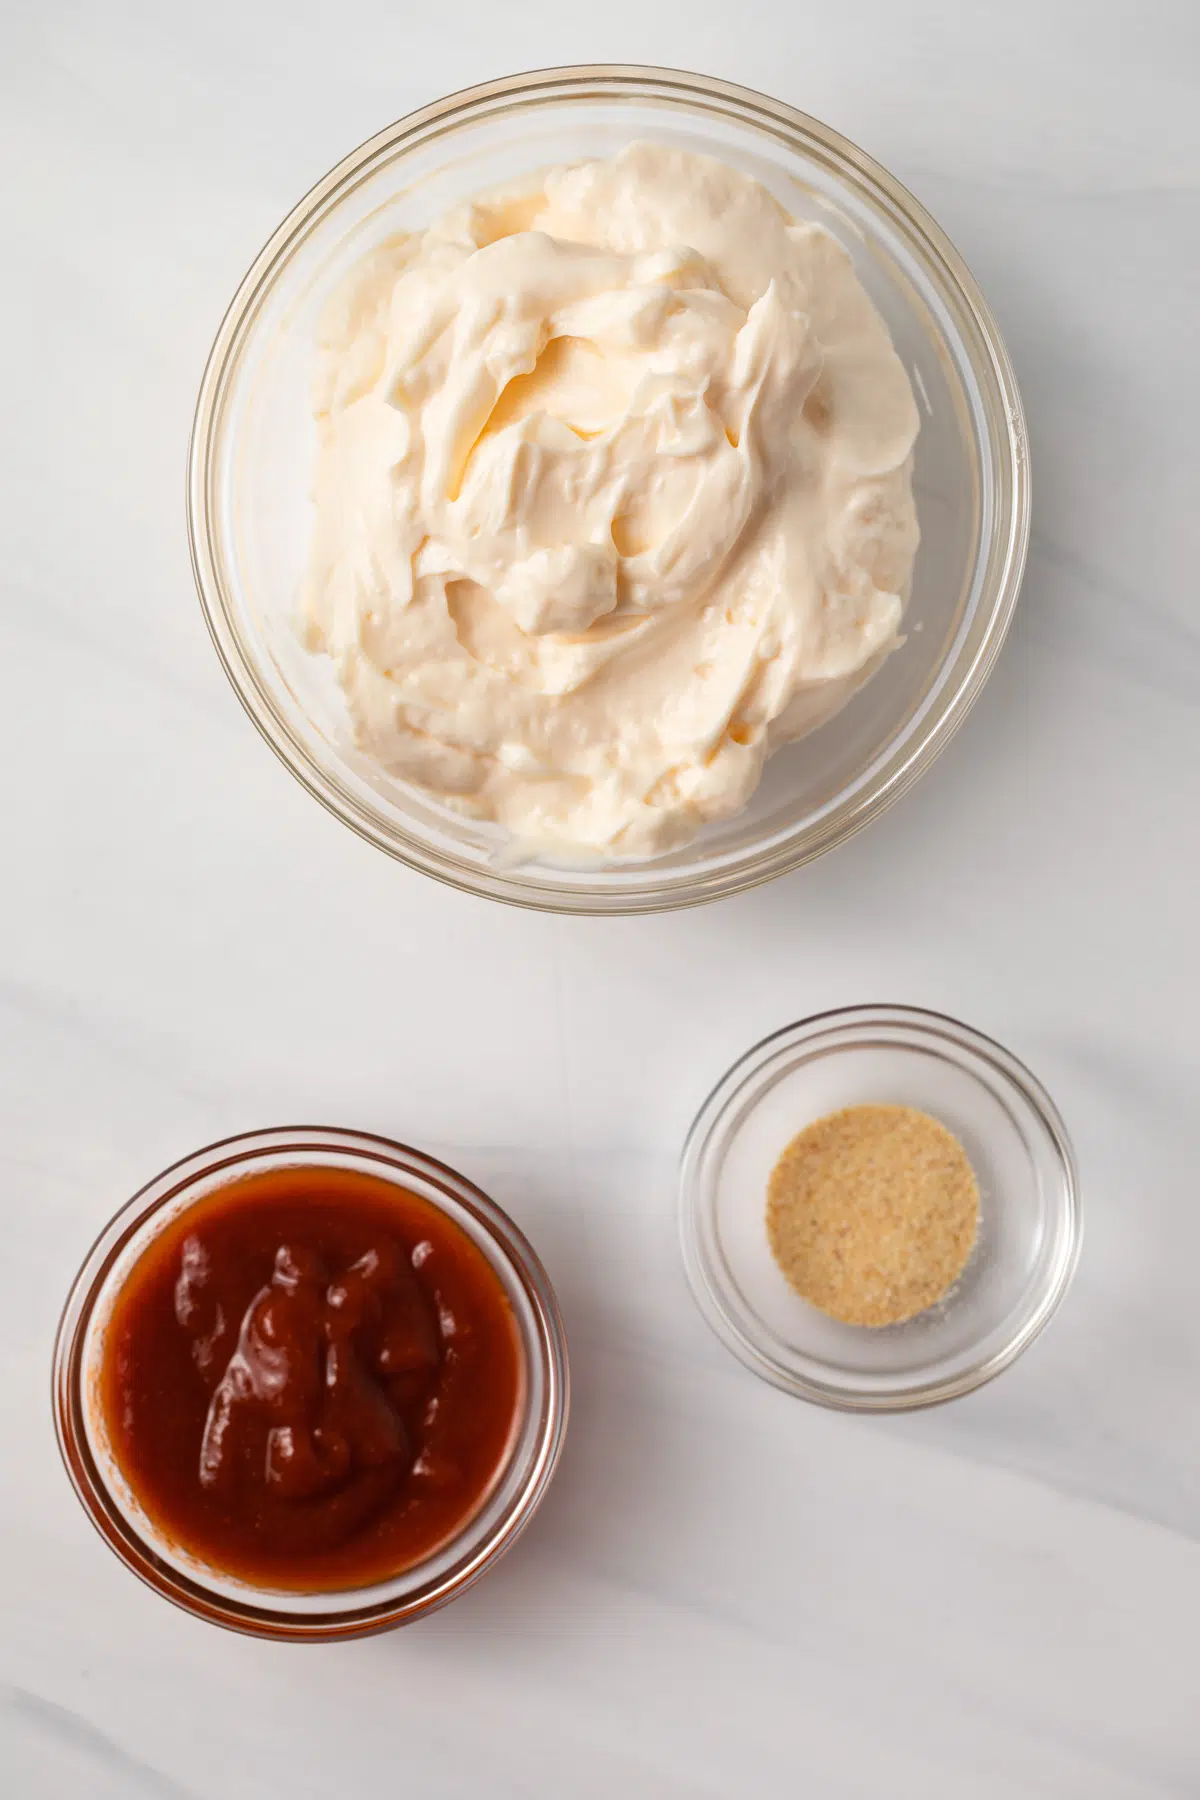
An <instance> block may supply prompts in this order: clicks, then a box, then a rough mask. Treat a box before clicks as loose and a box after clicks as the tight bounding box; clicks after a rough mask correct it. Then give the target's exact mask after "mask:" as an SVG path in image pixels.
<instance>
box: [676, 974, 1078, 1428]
mask: <svg viewBox="0 0 1200 1800" xmlns="http://www.w3.org/2000/svg"><path fill="white" fill-rule="evenodd" d="M869 1103H874V1104H885V1105H886V1104H891V1105H898V1106H912V1107H917V1108H918V1109H919V1110H921V1111H922V1112H927V1113H930V1114H932V1115H933V1117H935V1118H937V1119H940V1120H941V1121H942V1123H943V1124H944V1125H946V1126H947V1127H948V1128H949V1130H951V1131H952V1132H953V1133H954V1134H955V1136H956V1137H957V1138H958V1139H959V1140H960V1142H961V1143H962V1145H963V1148H964V1149H965V1150H966V1153H967V1155H968V1157H969V1158H970V1160H971V1163H972V1166H973V1167H974V1170H975V1173H976V1176H977V1177H978V1180H979V1193H980V1219H979V1236H978V1238H977V1239H976V1242H975V1247H974V1249H973V1250H972V1252H971V1256H970V1259H969V1261H968V1263H967V1266H966V1268H965V1269H964V1270H963V1273H962V1275H961V1276H960V1277H959V1279H958V1281H957V1282H955V1284H954V1286H953V1287H952V1288H951V1289H950V1291H949V1293H948V1294H946V1295H945V1296H944V1297H943V1299H941V1300H940V1301H938V1302H937V1303H936V1305H934V1306H932V1307H930V1308H929V1309H928V1311H926V1312H923V1313H920V1314H918V1316H917V1317H916V1318H914V1319H909V1320H907V1321H906V1322H905V1323H904V1324H902V1325H890V1326H886V1327H883V1328H871V1329H867V1328H864V1327H862V1326H855V1325H844V1324H841V1323H840V1322H839V1321H838V1320H836V1319H831V1318H828V1317H827V1316H826V1315H825V1314H824V1313H822V1312H820V1311H818V1310H817V1308H816V1307H814V1306H810V1305H809V1304H808V1302H807V1301H805V1300H802V1299H801V1298H800V1296H799V1295H798V1294H797V1293H795V1292H794V1291H793V1289H792V1288H791V1287H790V1286H789V1285H788V1283H787V1281H786V1280H785V1279H784V1277H783V1275H782V1273H781V1272H780V1270H779V1268H778V1267H777V1266H776V1263H775V1261H774V1258H773V1257H772V1254H771V1249H770V1246H769V1244H768V1241H767V1231H766V1197H767V1182H768V1179H769V1177H770V1174H771V1170H772V1169H773V1167H774V1165H775V1162H776V1160H777V1158H778V1157H779V1155H780V1153H781V1152H782V1151H783V1150H784V1149H785V1148H786V1146H787V1145H788V1144H789V1143H790V1142H791V1140H792V1139H793V1138H794V1137H795V1136H796V1134H797V1133H798V1132H800V1131H802V1130H803V1129H804V1127H805V1126H806V1125H809V1124H811V1123H812V1122H813V1120H814V1119H819V1118H821V1117H823V1116H824V1115H825V1114H826V1113H831V1112H836V1111H838V1110H839V1109H840V1108H842V1107H845V1106H858V1105H865V1104H869ZM680 1229H681V1235H682V1241H683V1260H684V1265H685V1267H686V1270H687V1276H688V1281H689V1282H690V1284H691V1288H692V1293H693V1295H694V1296H695V1299H696V1303H697V1305H698V1306H699V1308H700V1310H701V1312H702V1313H703V1314H704V1316H705V1318H706V1319H707V1320H708V1323H709V1324H710V1325H711V1326H712V1328H713V1330H714V1331H715V1332H716V1334H717V1336H718V1337H719V1338H720V1339H721V1341H722V1342H723V1343H724V1344H725V1345H726V1346H727V1347H728V1348H729V1349H730V1350H732V1351H733V1353H734V1355H735V1356H737V1357H740V1359H741V1360H742V1362H744V1363H745V1364H746V1366H747V1368H750V1369H753V1370H754V1372H755V1374H756V1375H761V1376H762V1377H763V1378H764V1380H766V1381H771V1382H774V1383H775V1385H776V1386H777V1387H781V1388H786V1390H787V1391H788V1393H790V1394H798V1395H800V1396H801V1398H803V1399H805V1400H815V1401H818V1402H819V1403H820V1404H821V1405H822V1406H834V1407H841V1408H843V1409H844V1410H846V1411H848V1412H898V1411H901V1410H903V1409H906V1408H911V1407H917V1406H932V1405H935V1404H936V1403H937V1402H939V1401H942V1400H952V1399H954V1398H955V1397H956V1396H957V1395H959V1394H966V1393H969V1392H970V1391H971V1389H972V1388H977V1387H980V1386H981V1385H982V1384H983V1383H984V1382H985V1381H990V1380H991V1378H992V1377H993V1376H994V1375H998V1374H999V1373H1000V1371H1001V1369H1006V1368H1007V1367H1008V1365H1009V1364H1010V1363H1011V1362H1012V1361H1013V1360H1014V1359H1015V1358H1016V1357H1018V1356H1019V1355H1020V1354H1021V1352H1022V1350H1024V1349H1025V1348H1026V1346H1027V1345H1028V1344H1030V1343H1032V1342H1033V1340H1034V1338H1035V1337H1036V1336H1037V1334H1038V1332H1039V1331H1041V1329H1042V1327H1043V1326H1044V1325H1045V1324H1046V1322H1047V1320H1048V1319H1049V1318H1050V1316H1051V1314H1052V1313H1053V1312H1054V1310H1055V1308H1056V1307H1057V1306H1058V1304H1059V1302H1060V1301H1061V1299H1062V1297H1063V1295H1064V1294H1065V1293H1066V1291H1067V1288H1068V1286H1069V1284H1070V1281H1071V1277H1072V1275H1073V1274H1074V1272H1075V1265H1076V1263H1077V1261H1078V1259H1079V1246H1080V1237H1081V1230H1082V1223H1081V1217H1080V1206H1079V1193H1078V1181H1077V1177H1076V1172H1075V1162H1074V1157H1073V1154H1072V1151H1071V1146H1070V1142H1069V1140H1068V1138H1067V1134H1066V1131H1065V1129H1064V1127H1063V1122H1062V1120H1061V1119H1060V1118H1059V1115H1058V1113H1057V1111H1056V1109H1055V1107H1054V1104H1053V1102H1052V1101H1051V1099H1050V1097H1049V1095H1048V1094H1047V1093H1046V1091H1045V1089H1044V1088H1042V1087H1041V1086H1040V1085H1039V1083H1038V1082H1037V1081H1036V1080H1035V1079H1034V1077H1033V1076H1032V1075H1031V1074H1030V1073H1029V1070H1028V1069H1027V1068H1025V1067H1024V1065H1023V1064H1022V1063H1020V1062H1018V1061H1017V1059H1016V1057H1015V1056H1012V1055H1010V1054H1009V1052H1008V1051H1007V1050H1004V1049H1002V1048H1001V1046H1000V1045H999V1044H996V1043H993V1042H992V1040H991V1039H990V1038H986V1037H983V1036H982V1035H981V1034H980V1033H979V1032H977V1031H972V1030H971V1029H970V1028H969V1027H968V1026H966V1025H960V1024H958V1023H957V1022H956V1021H955V1020H954V1019H947V1018H943V1017H942V1016H941V1015H940V1014H938V1013H932V1012H923V1011H921V1010H919V1009H917V1008H914V1007H907V1006H861V1007H850V1008H847V1009H846V1010H844V1011H841V1012H830V1013H822V1014H819V1015H818V1016H817V1017H816V1018H812V1019H804V1020H802V1021H801V1023H800V1024H798V1025H789V1026H788V1027H787V1028H786V1029H785V1030H783V1031H780V1032H776V1034H775V1035H774V1036H773V1037H769V1038H766V1039H765V1040H764V1041H763V1042H762V1043H761V1044H757V1045H756V1046H755V1047H754V1049H753V1050H750V1051H748V1052H747V1053H746V1055H745V1056H743V1057H742V1058H741V1060H740V1061H739V1062H736V1063H735V1064H734V1065H733V1067H732V1068H731V1069H730V1070H729V1072H728V1074H727V1075H725V1076H724V1077H723V1079H722V1080H721V1081H720V1082H719V1083H718V1085H717V1087H716V1088H715V1089H714V1090H713V1092H712V1093H711V1094H710V1095H709V1097H708V1099H707V1100H706V1101H705V1102H704V1105H703V1106H702V1107H701V1109H700V1112H699V1114H698V1115H697V1118H696V1121H695V1123H694V1125H693V1126H692V1129H691V1131H690V1132H689V1134H688V1139H687V1143H686V1144H685V1146H684V1151H683V1160H682V1165H681V1170H680Z"/></svg>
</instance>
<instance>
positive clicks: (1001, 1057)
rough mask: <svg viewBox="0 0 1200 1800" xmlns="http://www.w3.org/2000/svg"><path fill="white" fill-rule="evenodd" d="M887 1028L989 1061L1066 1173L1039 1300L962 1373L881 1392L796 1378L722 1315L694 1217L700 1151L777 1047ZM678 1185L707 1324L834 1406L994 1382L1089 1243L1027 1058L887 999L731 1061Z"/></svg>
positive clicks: (691, 1273)
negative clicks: (1055, 1242)
mask: <svg viewBox="0 0 1200 1800" xmlns="http://www.w3.org/2000/svg"><path fill="white" fill-rule="evenodd" d="M889 1026H890V1027H893V1028H898V1029H901V1030H904V1031H907V1032H908V1033H910V1034H911V1035H912V1037H913V1038H915V1039H916V1040H918V1042H919V1041H921V1040H924V1041H926V1042H928V1041H930V1040H933V1039H936V1040H937V1041H938V1043H939V1045H940V1047H941V1054H943V1055H945V1053H946V1052H945V1047H946V1045H947V1044H950V1045H951V1046H953V1047H954V1048H956V1049H957V1050H959V1051H962V1050H964V1049H965V1050H969V1051H970V1052H972V1053H973V1054H974V1055H975V1056H977V1057H981V1058H982V1059H983V1060H984V1061H985V1062H986V1063H988V1064H989V1066H990V1067H991V1068H992V1069H993V1070H994V1071H996V1072H997V1073H998V1074H999V1075H1000V1076H1001V1077H1003V1079H1004V1080H1005V1082H1006V1083H1007V1084H1008V1086H1009V1087H1010V1088H1011V1089H1015V1090H1016V1092H1017V1093H1019V1095H1020V1097H1021V1098H1022V1099H1023V1100H1024V1101H1025V1102H1026V1104H1027V1105H1028V1106H1029V1107H1030V1108H1031V1110H1032V1112H1033V1113H1034V1115H1035V1116H1036V1118H1037V1120H1038V1122H1039V1124H1040V1125H1041V1126H1042V1127H1043V1128H1044V1130H1045V1132H1046V1135H1047V1139H1048V1142H1049V1144H1050V1146H1051V1149H1052V1151H1053V1154H1054V1159H1055V1163H1056V1167H1057V1171H1058V1175H1059V1177H1060V1179H1059V1181H1058V1182H1057V1183H1056V1191H1057V1204H1056V1207H1055V1211H1056V1214H1057V1215H1058V1216H1059V1221H1060V1228H1061V1229H1062V1230H1063V1232H1064V1234H1065V1240H1064V1243H1063V1245H1062V1247H1061V1250H1060V1253H1059V1254H1058V1256H1057V1258H1056V1259H1055V1261H1054V1263H1053V1264H1052V1265H1051V1267H1050V1269H1049V1271H1048V1273H1047V1275H1046V1276H1045V1277H1044V1278H1043V1281H1042V1284H1041V1285H1042V1288H1043V1291H1042V1292H1041V1293H1040V1294H1039V1296H1038V1301H1037V1305H1036V1307H1035V1308H1034V1309H1033V1311H1032V1312H1031V1313H1030V1315H1029V1317H1028V1318H1026V1319H1025V1320H1024V1322H1023V1323H1022V1324H1021V1325H1020V1327H1019V1328H1018V1329H1017V1330H1016V1331H1015V1332H1014V1333H1013V1335H1012V1336H1011V1338H1009V1339H1008V1340H1007V1341H1006V1342H1005V1343H1003V1344H1002V1345H1001V1346H1000V1347H999V1348H998V1349H997V1350H995V1351H993V1352H992V1353H991V1354H990V1355H988V1356H985V1357H981V1358H979V1359H978V1360H977V1361H973V1362H972V1363H970V1364H969V1365H968V1366H967V1367H965V1368H964V1369H962V1370H960V1371H959V1372H958V1373H957V1374H954V1375H950V1376H946V1377H942V1378H940V1379H935V1380H926V1379H922V1378H920V1377H919V1376H917V1377H914V1378H913V1379H911V1380H910V1381H909V1382H908V1383H907V1384H906V1385H905V1386H904V1387H902V1388H897V1389H893V1390H891V1391H889V1392H887V1393H879V1392H877V1391H874V1390H868V1389H866V1388H862V1389H855V1388H854V1386H853V1385H852V1384H850V1383H847V1384H844V1385H842V1384H839V1385H838V1386H836V1387H834V1386H831V1385H827V1384H825V1383H823V1382H820V1381H816V1380H813V1379H810V1378H809V1377H807V1376H804V1375H798V1374H796V1373H795V1372H794V1371H793V1370H791V1369H789V1368H786V1367H785V1366H784V1365H783V1364H781V1363H780V1362H779V1361H778V1360H776V1359H775V1358H773V1357H771V1356H770V1355H768V1354H767V1352H766V1351H765V1350H763V1349H761V1348H760V1347H759V1345H758V1344H757V1343H756V1342H754V1341H753V1339H751V1338H750V1337H749V1336H747V1335H746V1333H745V1332H744V1331H743V1330H742V1329H741V1327H740V1326H739V1325H738V1324H737V1322H736V1321H735V1320H734V1319H733V1318H732V1317H731V1315H730V1314H729V1313H728V1312H727V1311H726V1308H725V1305H724V1301H723V1298H722V1295H721V1292H720V1284H719V1283H718V1284H714V1280H713V1276H712V1273H711V1271H710V1269H709V1263H708V1258H707V1256H706V1255H705V1254H704V1252H703V1250H702V1247H701V1242H700V1229H699V1223H698V1220H699V1215H700V1210H701V1205H702V1196H703V1193H704V1187H703V1185H702V1184H701V1182H700V1181H699V1179H698V1170H697V1163H698V1158H699V1156H700V1154H701V1151H702V1149H703V1148H704V1147H705V1146H706V1145H707V1144H708V1143H709V1142H711V1141H712V1139H713V1138H714V1136H715V1135H716V1134H717V1133H718V1132H719V1131H720V1129H721V1126H722V1123H723V1121H724V1120H725V1119H726V1118H727V1117H728V1114H729V1112H730V1109H731V1108H732V1107H733V1106H735V1105H736V1103H737V1100H738V1098H739V1096H740V1095H741V1094H742V1093H743V1092H744V1090H745V1088H746V1085H747V1083H748V1082H749V1081H750V1080H751V1079H752V1078H753V1076H754V1075H756V1074H757V1073H758V1071H759V1070H760V1069H762V1068H763V1067H764V1066H765V1064H766V1063H767V1062H768V1061H769V1060H770V1058H771V1056H772V1055H773V1054H774V1053H775V1052H776V1051H777V1050H780V1049H783V1048H785V1047H786V1046H787V1045H788V1044H789V1042H791V1043H794V1044H796V1045H797V1046H798V1045H801V1044H815V1043H817V1042H819V1041H820V1040H821V1039H822V1038H823V1037H835V1036H836V1035H837V1034H839V1033H841V1032H843V1031H854V1030H855V1029H856V1028H858V1027H875V1028H879V1027H889ZM845 1047H848V1046H838V1045H836V1044H833V1045H831V1048H832V1049H834V1050H835V1051H836V1049H837V1048H845ZM903 1047H904V1048H911V1047H912V1046H911V1045H906V1046H903ZM950 1060H952V1061H954V1062H955V1063H956V1066H957V1067H958V1068H959V1069H961V1070H962V1071H963V1072H964V1073H967V1074H971V1073H973V1071H971V1070H970V1069H969V1068H968V1067H967V1066H966V1064H965V1063H964V1062H962V1061H961V1060H959V1058H958V1057H951V1058H950ZM678 1182H679V1188H678V1208H679V1211H678V1224H679V1239H680V1248H681V1251H682V1256H683V1264H684V1272H685V1274H686V1276H687V1282H688V1286H689V1288H690V1290H691V1294H692V1298H693V1300H694V1301H695V1303H696V1305H697V1307H698V1309H699V1311H700V1313H701V1316H702V1317H703V1319H704V1321H705V1323H706V1324H707V1325H708V1326H709V1328H710V1330H711V1331H712V1332H713V1333H714V1334H715V1335H716V1337H717V1338H719V1339H720V1341H721V1343H722V1344H724V1346H725V1348H726V1349H727V1350H729V1351H731V1352H732V1354H733V1355H734V1356H736V1357H737V1359H738V1361H739V1362H741V1363H742V1364H743V1365H744V1366H745V1367H746V1368H748V1369H750V1370H751V1371H752V1372H753V1373H754V1374H756V1375H758V1376H760V1377H761V1378H762V1379H763V1380H765V1381H768V1382H770V1383H771V1385H772V1386H774V1387H778V1388H781V1389H782V1390H783V1391H784V1392H785V1393H789V1394H792V1395H794V1396H796V1397H797V1398H798V1399H802V1400H811V1401H813V1402H814V1403H815V1404H817V1405H819V1406H825V1407H828V1408H830V1409H831V1410H833V1411H838V1412H862V1413H889V1412H914V1411H917V1410H919V1409H922V1408H925V1407H930V1406H940V1405H943V1404H944V1403H945V1402H946V1401H948V1400H956V1399H958V1398H960V1397H961V1396H962V1395H963V1394H969V1393H972V1392H973V1391H974V1390H975V1389H976V1388H979V1387H982V1386H983V1385H984V1383H985V1382H988V1381H991V1380H993V1379H994V1378H995V1377H996V1376H997V1375H999V1374H1001V1373H1002V1371H1003V1370H1005V1369H1007V1368H1009V1367H1010V1366H1011V1364H1012V1363H1014V1362H1015V1361H1016V1359H1017V1358H1018V1357H1019V1356H1020V1355H1021V1354H1022V1352H1023V1351H1025V1350H1027V1349H1028V1347H1029V1345H1030V1344H1032V1343H1033V1341H1034V1339H1035V1338H1037V1337H1038V1336H1040V1334H1041V1333H1042V1331H1043V1330H1044V1329H1045V1327H1046V1326H1047V1325H1048V1324H1049V1322H1050V1320H1051V1319H1052V1318H1053V1316H1054V1314H1055V1313H1056V1312H1057V1310H1058V1308H1059V1306H1060V1305H1061V1304H1062V1301H1063V1299H1064V1298H1065V1296H1066V1293H1067V1290H1068V1289H1069V1287H1070V1285H1071V1282H1072V1280H1073V1278H1074V1275H1075V1270H1076V1268H1077V1267H1078V1263H1079V1255H1080V1251H1081V1248H1082V1243H1083V1214H1082V1204H1081V1197H1080V1189H1079V1171H1078V1164H1077V1162H1076V1157H1075V1151H1074V1148H1073V1146H1072V1143H1071V1139H1070V1137H1069V1135H1068V1133H1067V1128H1066V1126H1065V1124H1064V1123H1063V1119H1062V1116H1061V1114H1060V1113H1059V1110H1058V1108H1057V1106H1056V1105H1055V1104H1054V1101H1053V1100H1052V1099H1051V1098H1050V1095H1049V1094H1048V1093H1047V1091H1046V1089H1045V1088H1044V1087H1043V1086H1042V1084H1041V1082H1040V1081H1039V1080H1038V1079H1037V1077H1036V1076H1035V1075H1034V1074H1033V1072H1032V1071H1031V1070H1030V1069H1029V1068H1028V1067H1027V1066H1026V1065H1025V1063H1023V1062H1022V1061H1021V1059H1020V1058H1019V1057H1017V1056H1014V1054H1013V1053H1012V1051H1011V1050H1009V1049H1007V1048H1006V1047H1005V1046H1004V1045H1003V1044H1001V1043H1000V1042H999V1041H998V1040H997V1039H996V1038H992V1037H989V1036H988V1035H987V1034H986V1033H985V1032H982V1031H977V1030H976V1029H975V1027H974V1026H973V1025H967V1024H965V1023H964V1022H963V1021H962V1020H961V1019H956V1018H954V1017H953V1016H952V1015H951V1014H949V1013H942V1012H937V1011H934V1010H933V1009H932V1008H929V1007H921V1006H904V1005H897V1004H891V1003H887V1002H875V1003H867V1004H863V1005H858V1006H843V1007H834V1008H831V1009H829V1010H827V1011H825V1012H819V1013H812V1014H810V1015H808V1016H807V1017H806V1018H803V1019H797V1020H795V1021H794V1022H793V1023H792V1024H790V1025H784V1026H781V1027H780V1029H779V1030H778V1031H773V1032H771V1033H769V1034H768V1036H766V1037H764V1038H761V1039H760V1040H759V1041H758V1042H757V1043H756V1044H753V1045H752V1046H751V1047H750V1049H748V1050H746V1051H745V1052H744V1053H743V1054H742V1055H741V1056H739V1057H738V1058H737V1059H736V1060H735V1061H734V1062H732V1063H731V1064H730V1065H729V1067H728V1069H726V1071H725V1073H724V1074H723V1075H722V1076H721V1077H720V1079H719V1080H718V1081H717V1082H716V1083H715V1085H714V1086H713V1087H712V1088H711V1089H710V1091H709V1093H708V1094H707V1095H706V1097H705V1099H704V1101H703V1103H702V1104H701V1106H700V1108H699V1110H698V1111H697V1113H696V1116H695V1118H694V1119H693V1121H692V1123H691V1126H690V1127H689V1129H688V1134H687V1137H686V1139H685V1140H684V1146H683V1150H682V1153H681V1155H680V1159H679V1175H678ZM1027 1291H1030V1292H1036V1291H1037V1284H1036V1283H1032V1282H1031V1283H1030V1284H1029V1288H1028V1290H1027Z"/></svg>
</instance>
